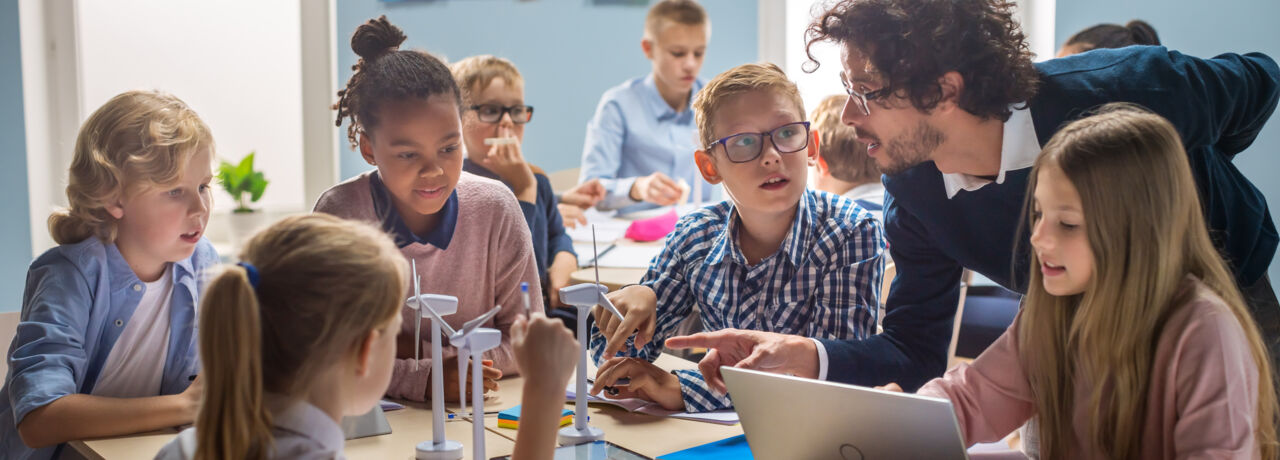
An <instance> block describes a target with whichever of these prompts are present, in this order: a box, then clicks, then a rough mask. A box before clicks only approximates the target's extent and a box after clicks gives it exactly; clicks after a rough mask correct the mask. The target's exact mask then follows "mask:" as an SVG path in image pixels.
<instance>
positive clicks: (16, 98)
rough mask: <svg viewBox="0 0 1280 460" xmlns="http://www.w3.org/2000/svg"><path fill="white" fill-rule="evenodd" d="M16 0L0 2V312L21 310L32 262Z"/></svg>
mask: <svg viewBox="0 0 1280 460" xmlns="http://www.w3.org/2000/svg"><path fill="white" fill-rule="evenodd" d="M19 37H20V34H19V33H18V0H0V101H5V103H4V104H0V196H3V197H5V199H3V200H0V216H5V218H4V219H0V312H8V311H18V310H21V309H22V288H23V285H24V284H25V282H26V279H27V266H28V265H30V263H31V218H30V215H31V214H30V213H29V212H28V210H29V209H30V208H28V200H27V133H26V123H24V122H23V116H22V50H21V47H20V46H19V42H20V40H19Z"/></svg>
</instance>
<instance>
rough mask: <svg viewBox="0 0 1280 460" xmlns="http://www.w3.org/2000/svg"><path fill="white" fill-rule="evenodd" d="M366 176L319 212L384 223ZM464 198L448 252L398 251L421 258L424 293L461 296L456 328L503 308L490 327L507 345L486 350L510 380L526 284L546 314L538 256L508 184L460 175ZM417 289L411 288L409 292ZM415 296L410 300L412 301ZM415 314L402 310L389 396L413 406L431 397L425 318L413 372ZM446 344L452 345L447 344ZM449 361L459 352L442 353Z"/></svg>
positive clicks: (326, 200) (326, 198)
mask: <svg viewBox="0 0 1280 460" xmlns="http://www.w3.org/2000/svg"><path fill="white" fill-rule="evenodd" d="M370 174H371V173H365V174H361V175H359V176H357V177H354V178H351V179H349V180H347V181H345V182H343V183H341V184H338V185H335V186H333V188H330V189H329V190H327V191H325V192H324V194H323V195H321V196H320V199H319V200H318V201H317V202H316V207H315V210H316V211H317V212H324V213H328V214H333V215H335V216H338V217H342V218H346V219H354V220H360V221H366V222H370V223H372V224H374V225H380V224H381V220H380V219H379V217H378V216H376V215H375V213H374V207H373V198H372V194H371V193H370V189H369V175H370ZM455 190H456V191H457V194H458V221H457V224H456V225H455V226H454V231H453V237H452V239H451V240H450V243H449V245H448V249H440V248H437V247H435V246H432V245H430V244H422V243H409V244H408V245H407V246H405V247H402V248H400V252H401V253H403V254H404V256H405V258H408V259H412V260H416V261H417V264H418V274H419V275H421V276H422V293H423V294H443V295H451V296H454V297H457V298H458V312H457V313H455V314H453V315H450V316H446V317H445V321H447V322H448V323H449V325H450V326H452V327H453V328H455V329H457V328H461V327H462V324H463V323H465V322H467V320H470V319H472V318H475V317H477V316H480V314H482V313H484V312H486V311H488V310H489V309H491V308H493V306H494V305H502V310H501V311H499V312H498V314H497V315H496V316H495V317H494V318H493V319H491V320H489V322H487V323H485V324H484V327H491V328H495V329H498V330H501V331H502V345H501V346H499V347H498V348H495V349H493V350H490V351H488V352H485V354H484V357H485V359H492V360H493V366H494V367H496V368H498V369H500V370H502V373H503V375H504V376H511V375H517V374H519V371H518V370H517V369H516V362H515V358H514V356H513V355H512V350H511V336H510V331H511V324H512V323H514V322H515V320H516V318H517V317H518V316H520V315H524V304H523V301H522V298H521V296H520V283H521V282H528V283H529V297H530V308H542V288H541V284H540V283H539V282H538V271H537V270H538V267H537V264H536V262H535V261H534V258H533V242H532V237H531V236H530V235H529V227H528V226H527V225H526V224H525V221H524V214H522V213H521V212H520V206H519V204H517V203H516V198H515V195H513V194H512V193H511V190H510V189H508V188H507V187H506V186H505V185H502V184H501V183H499V182H497V181H493V180H489V179H485V178H482V177H478V176H475V175H472V174H468V173H462V176H461V177H460V178H459V179H458V186H457V188H456V189H455ZM410 290H412V287H411V288H410ZM412 295H413V294H412V292H409V293H406V295H405V297H406V298H408V297H411V296H412ZM413 313H414V310H412V309H409V308H408V307H404V309H403V310H402V314H403V315H404V326H403V327H402V328H401V330H400V336H399V339H400V340H399V344H400V345H399V346H398V347H397V353H396V354H397V358H398V359H396V363H395V368H394V370H393V371H392V374H391V385H390V386H389V387H388V388H387V396H390V397H393V398H400V399H408V400H412V401H423V400H424V399H425V398H426V391H427V385H428V383H429V382H430V375H431V359H430V358H431V339H432V337H431V321H430V320H427V319H424V320H422V353H421V356H422V357H423V358H424V359H420V360H418V365H417V369H416V370H415V369H414V362H413V361H414V360H413V346H412V345H411V344H412V342H413V332H414V326H413V317H414V314H413ZM441 340H447V339H445V338H441ZM443 352H444V357H446V358H448V357H451V356H454V355H456V354H457V352H456V350H454V349H453V348H452V347H448V346H446V347H444V349H443Z"/></svg>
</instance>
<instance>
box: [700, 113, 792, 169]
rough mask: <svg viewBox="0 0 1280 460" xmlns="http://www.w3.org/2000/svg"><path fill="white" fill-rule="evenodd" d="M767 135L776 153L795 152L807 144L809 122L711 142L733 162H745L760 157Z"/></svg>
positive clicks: (741, 134)
mask: <svg viewBox="0 0 1280 460" xmlns="http://www.w3.org/2000/svg"><path fill="white" fill-rule="evenodd" d="M766 137H768V138H769V142H772V143H773V148H774V149H775V150H777V151H778V153H795V152H799V151H801V150H804V148H805V147H808V146H809V122H807V121H800V122H795V123H787V124H785V125H782V126H779V127H777V128H774V129H773V130H772V131H769V132H767V133H738V134H734V135H732V136H729V137H724V138H721V139H720V140H717V141H715V142H712V143H711V146H710V147H707V150H711V149H713V148H715V146H716V144H720V145H721V146H723V147H724V152H725V156H726V157H728V158H729V161H732V162H734V163H746V162H748V161H751V160H754V159H756V158H759V157H760V152H763V151H764V138H766Z"/></svg>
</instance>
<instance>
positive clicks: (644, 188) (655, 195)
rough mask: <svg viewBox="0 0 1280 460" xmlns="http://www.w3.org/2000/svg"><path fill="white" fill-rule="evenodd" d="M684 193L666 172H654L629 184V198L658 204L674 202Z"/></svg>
mask: <svg viewBox="0 0 1280 460" xmlns="http://www.w3.org/2000/svg"><path fill="white" fill-rule="evenodd" d="M683 194H684V192H683V190H682V189H681V187H680V184H679V183H678V182H676V181H675V180H672V179H671V178H670V177H667V175H666V174H663V173H660V172H656V173H653V174H650V175H648V176H644V177H641V178H638V179H636V182H635V183H634V184H632V185H631V199H632V200H635V201H644V202H647V203H653V204H656V205H658V206H670V205H673V204H676V202H677V201H679V200H680V197H681V196H682V195H683Z"/></svg>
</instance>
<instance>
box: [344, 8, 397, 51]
mask: <svg viewBox="0 0 1280 460" xmlns="http://www.w3.org/2000/svg"><path fill="white" fill-rule="evenodd" d="M405 38H407V37H405V35H404V31H402V30H400V28H399V27H396V26H394V25H392V24H391V22H390V21H387V16H386V15H382V16H379V17H378V19H370V20H369V22H366V23H364V24H361V25H360V27H357V28H356V33H355V34H353V35H351V50H352V51H355V52H356V55H358V56H360V58H362V59H364V60H372V59H374V58H377V57H378V56H381V55H383V54H386V53H388V52H391V51H394V50H396V49H398V48H400V44H401V43H404V40H405Z"/></svg>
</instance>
